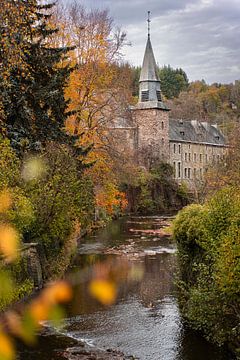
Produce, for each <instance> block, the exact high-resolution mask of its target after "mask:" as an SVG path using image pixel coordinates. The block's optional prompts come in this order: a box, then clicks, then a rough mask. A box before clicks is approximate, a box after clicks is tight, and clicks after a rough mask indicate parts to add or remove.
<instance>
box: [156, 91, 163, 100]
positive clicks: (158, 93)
mask: <svg viewBox="0 0 240 360" xmlns="http://www.w3.org/2000/svg"><path fill="white" fill-rule="evenodd" d="M157 99H158V101H161V100H162V98H161V92H160V90H157Z"/></svg>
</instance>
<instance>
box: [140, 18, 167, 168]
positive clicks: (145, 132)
mask: <svg viewBox="0 0 240 360" xmlns="http://www.w3.org/2000/svg"><path fill="white" fill-rule="evenodd" d="M147 21H148V36H147V44H146V49H145V54H144V58H143V64H142V69H141V74H140V79H139V98H138V103H137V105H136V106H135V107H134V109H133V117H134V120H135V123H136V125H137V128H138V136H137V137H138V149H137V152H138V162H139V164H140V165H143V166H145V167H151V166H152V164H153V163H154V162H159V161H165V162H167V161H168V160H169V110H170V109H169V108H168V107H167V106H166V105H165V104H164V103H163V101H162V94H161V86H160V85H161V84H160V79H159V76H158V71H157V65H156V61H155V57H154V53H153V49H152V44H151V39H150V11H148V20H147Z"/></svg>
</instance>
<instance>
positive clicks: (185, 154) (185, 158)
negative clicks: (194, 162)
mask: <svg viewBox="0 0 240 360" xmlns="http://www.w3.org/2000/svg"><path fill="white" fill-rule="evenodd" d="M185 161H187V153H185Z"/></svg>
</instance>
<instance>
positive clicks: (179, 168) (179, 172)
mask: <svg viewBox="0 0 240 360" xmlns="http://www.w3.org/2000/svg"><path fill="white" fill-rule="evenodd" d="M178 177H179V178H180V177H181V163H180V162H178Z"/></svg>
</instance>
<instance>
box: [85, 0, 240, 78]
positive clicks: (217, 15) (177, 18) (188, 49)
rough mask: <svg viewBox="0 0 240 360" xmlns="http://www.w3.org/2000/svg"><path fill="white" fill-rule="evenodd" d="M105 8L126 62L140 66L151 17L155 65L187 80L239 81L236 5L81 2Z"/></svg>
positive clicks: (195, 0) (179, 0) (166, 0)
mask: <svg viewBox="0 0 240 360" xmlns="http://www.w3.org/2000/svg"><path fill="white" fill-rule="evenodd" d="M79 1H80V2H81V3H83V4H85V5H86V6H88V7H89V8H96V7H97V8H101V9H102V8H108V9H109V11H110V14H111V16H112V17H113V19H114V21H115V23H116V25H119V26H121V27H122V29H123V30H125V31H126V32H127V38H128V41H129V42H131V44H132V46H131V47H126V48H125V49H124V54H125V59H126V60H128V61H129V62H130V63H131V64H133V65H141V63H142V59H143V53H144V49H145V43H146V38H147V22H146V19H147V11H148V10H150V11H151V20H152V21H151V40H152V45H153V49H154V53H155V58H156V61H157V63H158V64H159V65H160V66H162V65H164V64H170V65H171V66H173V67H174V68H175V67H181V68H183V69H184V70H185V71H186V73H187V75H188V77H189V79H190V80H198V79H200V80H201V79H205V80H206V81H207V82H208V83H212V82H223V83H229V82H233V81H234V80H237V79H240V0H79Z"/></svg>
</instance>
